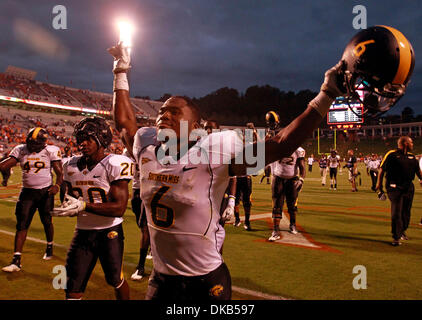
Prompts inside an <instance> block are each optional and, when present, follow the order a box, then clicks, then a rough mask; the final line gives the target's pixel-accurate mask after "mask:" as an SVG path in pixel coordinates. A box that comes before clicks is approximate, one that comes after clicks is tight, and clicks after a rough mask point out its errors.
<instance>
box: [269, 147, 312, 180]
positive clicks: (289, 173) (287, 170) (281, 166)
mask: <svg viewBox="0 0 422 320" xmlns="http://www.w3.org/2000/svg"><path fill="white" fill-rule="evenodd" d="M304 157H305V150H304V149H303V148H301V147H299V148H297V149H296V151H295V152H293V153H292V155H291V156H290V157H285V158H282V159H281V160H278V161H275V162H273V163H272V164H271V172H272V173H273V175H275V176H277V177H280V178H283V179H290V178H293V177H295V176H296V175H297V166H296V162H297V159H301V158H304Z"/></svg>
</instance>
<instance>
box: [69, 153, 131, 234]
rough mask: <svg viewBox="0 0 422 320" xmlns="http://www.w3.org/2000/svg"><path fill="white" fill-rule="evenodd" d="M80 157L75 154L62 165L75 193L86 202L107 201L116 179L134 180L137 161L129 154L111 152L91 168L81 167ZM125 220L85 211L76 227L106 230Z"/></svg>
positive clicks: (80, 215)
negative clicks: (111, 186)
mask: <svg viewBox="0 0 422 320" xmlns="http://www.w3.org/2000/svg"><path fill="white" fill-rule="evenodd" d="M81 158H82V157H81V156H74V157H72V158H71V159H70V160H69V161H68V162H66V163H65V164H64V165H63V177H64V181H67V182H69V183H70V184H71V185H72V191H73V194H74V195H75V196H76V197H83V199H84V200H85V201H86V202H90V203H104V202H107V194H108V191H109V190H110V185H111V183H112V182H113V181H117V180H126V179H127V180H130V179H132V176H133V172H134V163H133V162H132V160H130V159H129V158H128V157H125V156H121V155H112V154H109V155H107V156H106V157H104V158H103V159H102V160H101V161H100V162H99V163H97V165H96V166H95V167H94V168H93V169H92V170H88V169H87V168H86V167H84V168H82V169H80V168H79V167H78V161H80V160H81ZM122 221H123V218H122V217H105V216H100V215H97V214H93V213H90V212H85V211H84V212H82V213H81V214H79V215H78V218H77V224H76V228H77V229H86V230H92V229H105V228H110V227H113V226H115V225H118V224H119V223H121V222H122Z"/></svg>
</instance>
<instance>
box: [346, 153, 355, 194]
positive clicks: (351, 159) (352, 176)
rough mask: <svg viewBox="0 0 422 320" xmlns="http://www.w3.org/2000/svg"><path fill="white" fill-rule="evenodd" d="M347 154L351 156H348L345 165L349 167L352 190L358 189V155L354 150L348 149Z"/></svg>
mask: <svg viewBox="0 0 422 320" xmlns="http://www.w3.org/2000/svg"><path fill="white" fill-rule="evenodd" d="M347 155H348V156H349V158H347V162H346V165H345V167H346V168H347V169H349V181H350V183H351V184H352V190H351V191H352V192H356V191H358V189H357V188H356V177H357V175H358V166H357V160H356V157H355V156H354V155H353V150H349V151H347Z"/></svg>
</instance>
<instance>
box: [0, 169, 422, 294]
mask: <svg viewBox="0 0 422 320" xmlns="http://www.w3.org/2000/svg"><path fill="white" fill-rule="evenodd" d="M360 171H361V172H362V176H361V177H362V185H361V186H358V188H359V192H357V193H352V192H350V184H349V183H348V182H347V172H346V171H345V170H343V172H342V174H340V175H339V183H338V189H337V191H330V190H329V188H328V187H327V186H325V187H322V186H321V183H320V179H319V170H318V168H317V165H314V170H313V172H311V173H308V174H307V178H306V180H305V185H304V189H303V191H302V192H301V194H300V197H299V203H298V208H299V213H298V216H297V223H298V227H299V230H300V231H301V232H300V234H298V235H297V238H294V239H293V241H296V240H295V239H302V240H303V239H306V240H304V242H303V241H302V244H301V245H297V244H296V245H294V244H293V245H292V244H291V243H290V244H288V243H285V242H283V241H284V240H286V239H287V240H289V239H290V240H291V239H292V237H296V236H291V235H289V234H288V233H287V232H284V233H283V238H282V239H281V240H282V241H280V240H279V241H278V242H275V243H271V242H268V241H267V239H268V237H269V236H270V234H271V219H270V215H268V213H270V212H271V192H270V185H267V184H266V183H265V181H264V182H263V183H262V184H259V179H260V177H254V185H253V195H252V198H253V208H252V214H253V215H259V214H260V216H258V218H259V219H257V220H253V221H252V228H253V231H251V232H247V231H245V230H244V229H243V227H241V228H235V227H233V226H232V225H227V226H226V233H227V234H226V241H225V244H224V253H223V256H224V259H225V261H226V263H227V265H228V267H229V269H230V272H231V275H232V282H233V286H234V287H235V290H234V292H233V298H234V299H263V298H264V299H265V298H269V297H270V296H269V295H271V296H278V297H284V298H290V299H420V297H422V270H421V267H420V265H421V260H422V258H421V252H422V226H419V225H418V223H419V221H420V219H421V217H422V204H421V201H420V199H421V198H422V192H421V191H422V189H421V188H420V187H419V186H417V185H416V194H415V199H414V204H413V210H412V219H411V225H410V227H409V230H408V232H407V233H408V236H409V238H410V240H409V241H406V242H404V243H403V245H402V246H400V247H392V246H391V245H390V242H391V235H390V219H389V217H390V213H389V201H388V200H387V201H384V202H382V201H379V200H378V199H377V197H376V194H375V193H374V192H372V191H370V189H369V188H370V187H369V183H370V178H369V176H367V175H366V171H365V169H364V168H363V167H362V166H361V167H360ZM327 181H329V180H327ZM19 183H20V170H19V169H18V168H15V173H14V174H13V176H12V178H11V180H10V182H9V185H10V186H9V187H7V188H5V187H0V265H1V266H4V265H7V264H9V262H10V260H11V257H12V253H13V239H14V237H13V235H14V232H15V223H16V222H15V216H14V207H15V201H16V197H17V196H18V193H19V190H20V185H19ZM265 214H267V215H265ZM74 225H75V220H74V219H72V218H55V219H54V226H55V243H56V245H57V246H56V247H55V251H54V254H55V257H54V259H52V260H50V261H43V260H42V259H41V258H42V255H43V253H44V249H45V244H44V243H40V242H38V241H36V239H41V240H44V231H43V228H42V225H41V223H40V220H39V217H38V216H37V215H36V216H35V217H34V220H33V222H32V225H31V228H30V230H29V233H28V236H29V237H30V239H28V240H27V242H26V244H25V248H24V252H23V256H22V265H23V269H22V271H20V272H17V273H13V274H7V273H4V272H1V273H0V299H11V300H18V299H19V300H20V299H30V300H32V299H34V300H51V299H63V298H64V292H63V290H56V289H54V288H53V286H52V280H53V278H54V277H55V276H56V274H54V273H52V270H53V267H54V266H55V265H64V263H65V258H66V251H67V247H68V245H69V243H70V240H71V238H72V234H73V229H74ZM124 230H125V257H124V261H125V267H124V272H125V277H126V278H129V277H130V274H131V273H132V272H133V271H134V266H135V264H136V263H137V260H138V252H139V238H140V232H139V230H138V228H137V227H136V225H135V220H134V216H133V214H132V213H131V211H130V210H129V209H128V211H127V212H126V215H125V222H124ZM307 246H308V247H307ZM309 246H312V247H309ZM356 265H362V266H365V268H366V270H367V289H361V290H355V289H354V288H353V285H352V283H353V279H354V277H356V276H357V274H353V268H354V267H355V266H356ZM146 267H147V273H149V272H150V271H151V267H152V262H151V260H147V264H146ZM129 285H130V288H131V297H132V299H143V297H144V295H145V291H146V286H147V278H144V279H142V281H140V282H133V281H129ZM242 288H244V289H249V290H252V291H254V292H256V293H253V292H251V291H248V293H245V291H243V290H242ZM262 294H266V295H262ZM84 298H85V299H114V293H113V290H112V289H111V288H110V287H108V286H107V284H106V282H105V280H104V277H103V273H102V270H101V266H100V264H99V263H98V265H97V267H96V269H95V271H94V274H93V276H92V277H91V279H90V282H89V284H88V288H87V291H86V294H85V296H84Z"/></svg>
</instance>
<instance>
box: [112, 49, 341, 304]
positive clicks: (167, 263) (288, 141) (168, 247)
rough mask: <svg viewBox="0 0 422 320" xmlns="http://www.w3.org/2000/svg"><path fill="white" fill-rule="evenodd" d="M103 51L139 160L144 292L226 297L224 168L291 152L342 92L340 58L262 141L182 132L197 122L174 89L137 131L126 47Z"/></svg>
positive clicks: (239, 169) (118, 116) (234, 169)
mask: <svg viewBox="0 0 422 320" xmlns="http://www.w3.org/2000/svg"><path fill="white" fill-rule="evenodd" d="M109 52H110V53H111V54H112V55H113V57H114V59H115V61H114V68H113V73H114V75H115V78H114V97H113V116H114V119H115V123H116V128H117V130H119V131H120V132H121V135H122V139H123V141H124V143H125V144H126V147H127V148H128V150H129V152H132V154H133V155H134V157H135V159H137V160H138V163H139V165H140V172H141V198H142V200H143V201H144V202H145V207H146V212H147V222H148V227H149V231H150V237H151V248H152V251H153V263H154V270H153V272H152V275H151V277H150V281H149V284H148V289H147V294H146V299H161V300H179V301H180V300H185V301H186V300H201V301H205V300H215V299H230V298H231V278H230V273H229V271H228V268H227V266H226V265H225V263H224V261H223V258H222V256H221V255H220V253H219V250H218V241H217V237H216V235H217V234H218V229H219V228H221V224H220V223H219V220H220V214H219V209H220V205H221V199H222V196H223V194H224V190H225V189H226V187H227V185H228V182H229V170H230V175H232V176H242V175H245V174H250V173H255V172H258V171H259V170H260V169H263V167H264V166H265V165H266V164H269V163H272V162H274V161H276V160H278V159H280V158H283V157H287V156H289V155H291V154H292V152H294V150H296V149H297V147H298V146H299V145H300V144H301V143H303V142H304V141H305V140H306V139H307V138H308V137H309V135H310V134H311V133H312V131H313V130H314V129H315V128H317V126H318V125H319V123H320V122H321V120H322V119H323V117H324V116H325V115H326V113H327V111H328V109H329V107H330V105H331V103H332V102H333V101H334V99H335V97H336V96H339V95H341V94H342V92H341V91H340V90H339V89H338V87H337V76H338V71H339V70H340V67H341V64H337V65H336V66H335V67H333V68H332V69H330V70H329V71H327V72H326V74H325V81H324V83H323V85H322V87H321V92H320V93H319V94H318V95H317V97H316V98H314V99H313V100H312V101H311V102H310V103H309V106H308V108H307V109H306V110H305V111H304V113H302V114H301V115H300V116H299V117H297V118H296V119H295V120H293V121H292V122H291V123H290V124H289V125H288V126H287V127H286V128H285V129H283V130H282V131H280V132H279V133H278V134H277V135H276V136H274V137H273V138H269V139H267V140H266V141H260V142H256V143H253V144H250V145H244V144H243V141H242V138H240V137H238V135H237V133H236V132H234V131H230V130H229V131H223V132H219V133H212V134H211V135H208V136H206V137H202V138H201V139H199V140H198V141H195V140H191V141H189V139H188V137H189V136H190V134H193V133H195V132H194V130H195V129H198V128H199V127H200V124H199V123H200V114H199V109H198V108H197V107H196V106H195V105H194V103H193V102H192V101H191V100H190V99H189V98H185V97H180V96H173V97H170V98H169V99H168V100H167V101H166V102H165V103H164V104H163V105H162V107H161V108H160V110H159V113H158V117H157V119H156V126H155V128H141V129H139V130H138V126H137V123H136V117H135V112H134V109H133V107H132V104H131V102H130V96H129V83H128V80H127V75H126V73H127V71H128V70H129V68H130V56H129V50H128V48H127V47H125V46H124V44H123V43H119V44H118V45H117V46H115V47H113V48H110V49H109ZM181 128H182V129H183V130H184V131H183V133H181V132H180V130H181ZM166 129H167V130H166ZM166 134H168V135H167V137H169V136H171V137H172V138H169V139H168V140H165V141H162V139H160V140H159V141H157V140H158V139H157V138H156V137H157V135H158V136H160V135H161V136H162V135H166ZM231 144H233V148H229V149H230V150H229V151H228V150H225V148H224V146H227V145H231ZM211 147H213V148H211ZM222 147H223V148H222ZM170 148H171V149H172V151H171V152H170V151H169V150H170ZM221 149H223V152H222V151H221ZM166 150H167V151H169V154H166ZM204 150H205V151H204ZM254 150H255V151H256V150H258V151H259V150H261V151H262V152H261V151H260V152H258V154H257V158H256V159H254V160H255V162H253V163H249V162H248V161H241V160H242V159H246V158H248V155H250V154H252V153H253V152H252V151H254ZM207 151H209V154H208V156H209V157H208V159H207V157H206V155H207ZM163 153H164V154H165V156H164V155H163ZM198 153H199V154H200V156H201V157H200V160H201V161H200V162H199V164H197V163H196V161H195V164H194V163H191V162H189V161H188V160H190V159H197V157H198ZM204 154H205V155H204ZM255 154H256V153H255ZM221 158H223V159H221ZM213 159H217V161H213ZM202 160H206V161H207V162H206V163H204V162H203V161H202ZM249 160H250V159H249ZM261 160H262V161H261ZM166 161H169V164H166ZM258 162H260V164H259V165H258ZM184 163H186V164H184ZM247 167H251V168H249V169H250V170H247ZM252 168H254V169H252Z"/></svg>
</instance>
